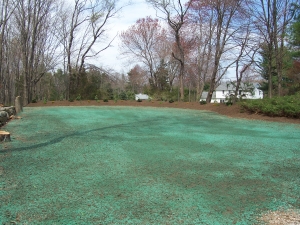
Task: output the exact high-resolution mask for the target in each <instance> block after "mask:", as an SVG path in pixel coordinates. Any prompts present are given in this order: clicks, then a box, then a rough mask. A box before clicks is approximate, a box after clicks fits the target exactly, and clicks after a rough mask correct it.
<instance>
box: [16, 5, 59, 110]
mask: <svg viewBox="0 0 300 225" xmlns="http://www.w3.org/2000/svg"><path fill="white" fill-rule="evenodd" d="M55 6H56V5H55V0H34V1H31V0H25V1H24V0H17V3H16V9H15V11H14V21H15V23H16V26H15V33H16V36H17V37H18V40H19V43H20V45H21V62H22V71H21V73H22V78H23V104H24V105H26V104H28V103H29V102H31V100H32V99H33V98H34V97H35V94H36V93H34V92H35V87H36V84H37V83H38V81H39V80H40V79H41V77H42V76H43V75H44V74H45V73H46V72H47V71H49V70H50V69H51V68H53V66H54V65H53V64H52V59H53V58H52V56H53V54H54V52H55V50H53V49H52V47H54V48H55V46H53V42H52V41H51V38H52V35H50V28H51V27H53V26H52V24H51V21H52V18H53V16H54V14H53V13H54V10H55ZM50 43H51V44H50Z"/></svg>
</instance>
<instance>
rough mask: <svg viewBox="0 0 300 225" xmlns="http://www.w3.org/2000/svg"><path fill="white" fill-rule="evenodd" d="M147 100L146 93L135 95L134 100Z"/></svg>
mask: <svg viewBox="0 0 300 225" xmlns="http://www.w3.org/2000/svg"><path fill="white" fill-rule="evenodd" d="M139 99H140V100H148V99H149V96H148V95H146V94H141V93H140V94H136V95H135V100H136V101H137V100H139Z"/></svg>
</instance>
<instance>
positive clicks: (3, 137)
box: [0, 130, 10, 142]
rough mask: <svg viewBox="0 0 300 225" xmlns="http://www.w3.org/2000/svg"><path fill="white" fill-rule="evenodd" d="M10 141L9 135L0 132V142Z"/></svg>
mask: <svg viewBox="0 0 300 225" xmlns="http://www.w3.org/2000/svg"><path fill="white" fill-rule="evenodd" d="M2 141H4V142H6V141H10V133H8V132H6V131H1V130H0V142H2Z"/></svg>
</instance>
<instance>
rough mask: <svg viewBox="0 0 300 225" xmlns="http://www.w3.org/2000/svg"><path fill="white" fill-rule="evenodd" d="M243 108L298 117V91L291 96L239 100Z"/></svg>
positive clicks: (268, 114)
mask: <svg viewBox="0 0 300 225" xmlns="http://www.w3.org/2000/svg"><path fill="white" fill-rule="evenodd" d="M241 106H242V108H243V109H244V110H246V111H249V112H251V113H260V114H264V115H267V116H282V117H292V118H300V93H297V94H296V95H291V96H284V97H274V98H271V99H270V98H266V99H257V100H247V101H244V102H241Z"/></svg>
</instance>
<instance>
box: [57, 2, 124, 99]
mask: <svg viewBox="0 0 300 225" xmlns="http://www.w3.org/2000/svg"><path fill="white" fill-rule="evenodd" d="M116 3H117V1H116V0H92V1H87V0H75V2H74V5H73V9H72V10H71V11H69V13H68V14H69V15H70V18H67V17H61V19H62V27H61V29H62V31H63V32H62V34H63V37H62V41H61V42H62V43H63V47H64V48H65V54H66V58H67V72H68V75H69V77H70V76H74V79H75V83H73V84H72V83H70V80H69V92H70V90H71V89H72V88H73V89H74V88H75V89H76V87H77V86H78V85H79V76H80V73H82V72H84V65H85V62H86V60H87V59H89V58H91V57H96V56H98V55H99V54H100V53H101V52H103V51H104V50H106V49H107V48H108V47H110V46H111V43H112V41H113V40H111V41H109V42H108V43H107V42H106V39H107V36H106V32H107V26H108V23H109V20H110V19H111V18H113V17H115V16H116V15H117V12H118V11H119V9H118V8H117V6H116ZM66 11H68V10H66ZM69 94H70V93H68V96H67V97H68V98H69Z"/></svg>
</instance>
